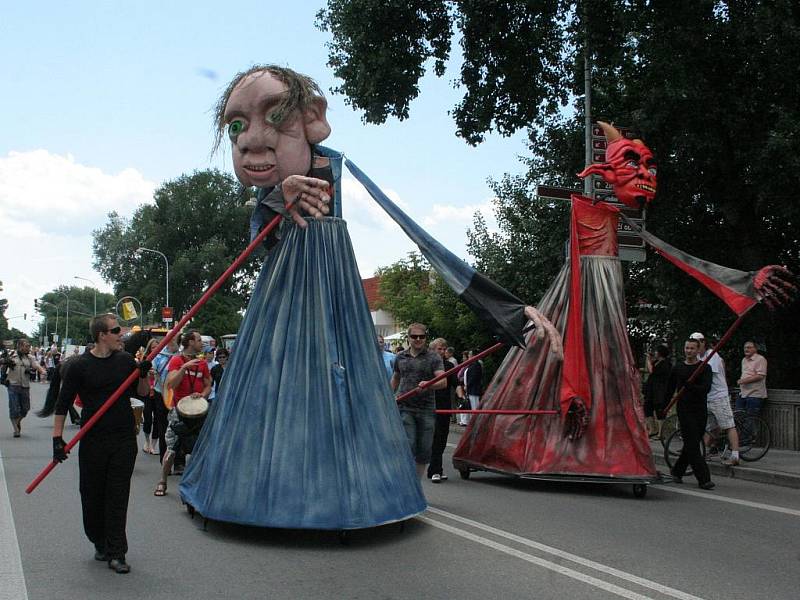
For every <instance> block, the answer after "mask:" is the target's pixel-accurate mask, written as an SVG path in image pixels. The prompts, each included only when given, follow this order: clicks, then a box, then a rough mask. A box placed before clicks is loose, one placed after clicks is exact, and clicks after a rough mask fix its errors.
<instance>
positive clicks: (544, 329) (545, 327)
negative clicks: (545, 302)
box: [525, 306, 564, 360]
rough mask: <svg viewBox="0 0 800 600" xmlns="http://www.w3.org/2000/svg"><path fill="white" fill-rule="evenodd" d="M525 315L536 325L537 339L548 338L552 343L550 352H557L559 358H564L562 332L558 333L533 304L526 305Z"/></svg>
mask: <svg viewBox="0 0 800 600" xmlns="http://www.w3.org/2000/svg"><path fill="white" fill-rule="evenodd" d="M525 316H526V317H528V319H529V320H531V321H533V324H534V325H535V326H536V336H535V337H536V339H538V340H542V339H545V338H546V339H547V341H548V342H549V343H550V352H552V353H553V354H555V355H556V356H557V357H558V360H562V359H563V358H564V348H563V345H562V343H561V334H560V333H558V330H557V329H556V328H555V327H554V326H553V324H552V323H551V322H550V321H549V320H548V319H547V317H545V316H544V315H543V314H542V313H540V312H539V311H538V310H537V309H536V308H534V307H533V306H526V307H525Z"/></svg>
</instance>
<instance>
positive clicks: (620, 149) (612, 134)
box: [579, 121, 657, 208]
mask: <svg viewBox="0 0 800 600" xmlns="http://www.w3.org/2000/svg"><path fill="white" fill-rule="evenodd" d="M598 123H599V124H600V126H601V127H602V128H603V131H605V133H606V139H607V140H608V145H607V146H606V162H605V163H603V164H599V165H591V166H589V167H587V168H586V169H585V170H584V171H583V172H581V173H579V176H580V177H586V176H587V175H590V174H593V173H596V174H598V175H600V176H601V177H602V178H603V179H604V180H605V181H606V182H608V183H610V184H611V185H612V187H613V189H614V195H615V196H616V197H617V199H618V200H619V201H620V202H622V203H623V204H625V205H626V206H630V207H631V208H644V207H645V206H647V205H648V204H650V202H652V201H653V198H655V195H656V187H657V182H656V161H655V159H654V158H653V153H652V152H651V151H650V148H648V147H647V146H645V145H644V142H642V141H641V140H629V139H627V138H624V137H622V135H621V134H620V132H619V131H618V130H617V129H616V128H614V127H613V126H612V125H609V124H608V123H603V122H602V121H598Z"/></svg>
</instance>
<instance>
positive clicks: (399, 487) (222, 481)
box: [180, 66, 560, 530]
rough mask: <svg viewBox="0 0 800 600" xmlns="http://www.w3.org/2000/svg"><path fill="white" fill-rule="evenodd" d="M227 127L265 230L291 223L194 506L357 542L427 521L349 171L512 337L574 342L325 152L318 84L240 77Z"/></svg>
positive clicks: (274, 72)
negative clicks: (349, 198) (376, 320)
mask: <svg viewBox="0 0 800 600" xmlns="http://www.w3.org/2000/svg"><path fill="white" fill-rule="evenodd" d="M216 124H217V131H218V139H217V142H218V143H219V142H220V141H221V138H222V137H223V135H224V133H225V132H226V131H227V134H228V137H229V138H230V143H231V147H232V153H233V166H234V171H235V173H236V176H237V177H238V179H239V181H240V182H241V183H242V184H243V185H245V186H255V187H257V188H258V189H259V193H258V196H257V201H258V203H257V206H256V208H255V210H254V213H253V217H252V221H251V233H252V234H253V235H255V234H257V233H258V232H259V230H260V229H261V228H262V227H264V225H265V224H266V223H267V222H268V221H270V220H271V219H272V218H274V216H275V215H278V214H281V215H283V216H284V217H285V219H284V220H283V223H282V226H281V228H280V230H279V233H278V234H277V235H276V236H273V237H271V238H269V240H268V244H267V245H268V246H269V247H270V248H271V250H270V252H269V254H268V256H267V258H266V261H265V262H264V265H263V267H262V269H261V273H260V275H259V277H258V281H257V283H256V285H255V289H254V290H253V294H252V299H251V301H250V304H249V306H248V308H247V313H246V315H245V318H244V321H243V323H242V326H241V328H240V330H239V334H238V337H237V340H236V349H235V351H234V353H233V357H232V359H231V362H230V364H229V366H228V368H227V369H226V375H225V378H224V380H223V382H222V385H221V387H220V389H219V391H218V393H217V397H216V400H215V402H214V404H213V407H212V409H211V411H210V413H209V415H208V418H207V421H206V423H205V425H204V427H203V430H202V432H201V434H200V438H199V440H198V442H197V444H196V446H195V448H194V452H193V455H192V458H191V460H190V461H189V463H188V465H187V469H186V471H185V473H184V475H183V478H182V481H181V484H180V494H181V497H182V499H183V500H184V501H185V502H186V503H187V504H189V505H190V506H192V507H194V508H195V509H196V510H198V511H199V512H200V513H201V514H202V515H203V516H205V517H207V518H210V519H214V520H219V521H228V522H236V523H242V524H248V525H257V526H264V527H286V528H310V529H338V530H345V529H356V528H365V527H372V526H376V525H381V524H384V523H390V522H394V521H400V520H403V519H407V518H409V517H412V516H414V515H416V514H418V513H420V512H422V511H423V510H425V508H426V503H425V498H424V496H423V493H422V489H421V487H420V483H419V480H418V478H417V474H416V472H415V467H414V463H413V458H412V455H411V452H410V448H409V445H408V441H407V438H406V434H405V432H404V430H403V427H402V423H401V420H400V416H399V412H398V409H397V405H396V401H395V398H394V395H393V393H392V391H391V389H390V388H389V384H388V382H387V380H386V376H385V371H384V367H383V363H382V358H381V356H380V355H379V353H378V352H377V351H376V346H375V332H374V327H373V323H372V319H371V317H370V313H369V308H368V307H367V302H366V299H365V296H364V292H363V288H362V285H361V279H360V276H359V273H358V269H357V267H356V261H355V257H354V255H353V250H352V247H351V244H350V238H349V236H348V233H347V226H346V223H345V221H343V220H342V218H341V193H340V192H341V186H340V178H341V173H342V164H343V162H345V164H347V167H348V168H349V169H350V170H351V172H353V174H354V176H355V177H356V178H357V179H358V180H359V181H361V182H362V184H364V185H365V187H366V188H367V190H368V191H369V192H370V194H371V195H372V196H373V198H374V199H375V200H376V201H377V202H378V203H379V204H380V205H381V206H382V207H383V208H384V209H385V210H386V211H387V212H388V213H389V215H390V216H391V217H392V218H393V219H395V221H397V222H398V223H399V224H400V226H401V227H402V228H403V230H404V231H405V232H406V234H407V235H409V236H410V237H411V238H412V239H413V240H414V242H415V243H416V244H417V245H418V246H419V247H420V249H421V250H422V252H423V253H424V254H425V256H426V257H427V258H428V259H429V261H430V262H431V264H432V266H433V267H434V268H435V269H436V270H437V271H438V272H439V273H440V275H441V276H442V277H443V279H444V280H445V281H446V282H447V283H448V284H449V285H450V286H451V287H452V288H453V289H454V290H455V291H456V293H457V294H459V296H460V297H461V298H462V299H463V300H464V301H465V302H466V303H467V304H468V305H469V306H470V307H471V308H472V309H473V310H475V311H476V312H477V313H478V314H479V315H480V316H481V318H482V320H484V321H485V322H487V323H488V324H489V325H490V327H491V328H492V329H493V331H494V332H495V333H496V334H497V335H498V336H499V337H501V338H502V339H504V340H505V341H507V342H509V343H510V344H514V345H520V346H523V345H525V343H526V342H525V341H524V340H525V337H524V336H523V329H524V327H525V326H526V324H527V323H528V322H529V321H533V323H534V325H535V326H536V330H537V335H538V338H542V337H545V336H547V335H549V336H550V338H549V340H548V348H550V349H553V351H554V354H556V355H557V354H558V344H559V342H560V338H559V336H558V334H557V333H556V332H555V330H554V329H553V328H552V326H551V325H550V324H549V322H547V321H546V320H542V319H541V318H540V315H539V313H538V311H536V309H534V308H533V307H530V306H526V305H525V304H524V303H523V302H522V301H521V300H519V299H518V298H516V297H514V296H513V295H512V294H510V293H508V292H507V291H505V290H504V289H502V288H500V287H499V286H497V285H496V284H494V283H493V282H491V281H490V280H488V279H487V278H485V277H483V276H482V275H480V274H479V273H476V272H475V271H474V269H472V268H471V267H470V266H469V265H467V264H466V263H465V262H463V261H461V260H460V259H458V258H457V257H455V256H454V255H452V254H451V253H450V252H449V251H447V250H446V249H445V248H444V247H442V246H441V245H440V244H438V243H437V242H436V241H435V240H434V239H433V238H431V237H430V236H428V235H427V233H426V232H424V231H423V230H422V229H420V228H419V227H418V226H417V225H416V223H414V222H413V221H412V220H411V219H409V218H408V217H407V216H406V215H405V214H404V213H403V212H402V211H400V210H399V209H398V208H397V207H396V206H395V205H394V204H393V203H392V202H391V201H390V200H389V199H388V198H387V197H386V196H385V195H384V194H383V193H382V192H381V191H380V189H378V188H377V186H375V185H374V184H373V183H372V182H371V181H370V180H369V179H368V178H367V177H366V175H364V174H363V173H362V172H361V171H360V170H359V169H358V168H357V167H356V166H355V165H354V164H352V162H350V161H344V158H343V156H342V155H341V154H340V153H338V152H334V151H331V150H329V149H327V148H324V147H322V146H320V145H319V144H320V143H321V142H322V141H323V140H324V139H325V138H327V137H328V135H329V133H330V126H329V125H328V122H327V119H326V101H325V98H324V96H323V94H322V93H321V92H320V90H319V88H318V87H317V85H316V84H315V83H314V82H313V81H312V80H311V79H309V78H308V77H306V76H303V75H300V74H298V73H296V72H294V71H292V70H291V69H287V68H282V67H276V66H258V67H253V68H252V69H250V70H248V71H246V72H243V73H240V74H239V75H237V76H236V77H235V78H234V79H233V81H232V82H231V83H230V85H229V86H228V88H227V90H226V91H225V92H224V94H223V96H222V98H221V99H220V102H219V104H218V107H217V111H216ZM287 206H288V207H289V208H287ZM538 338H537V336H532V337H530V339H529V341H528V343H529V344H535V343H536V340H537V339H538ZM556 358H557V356H556Z"/></svg>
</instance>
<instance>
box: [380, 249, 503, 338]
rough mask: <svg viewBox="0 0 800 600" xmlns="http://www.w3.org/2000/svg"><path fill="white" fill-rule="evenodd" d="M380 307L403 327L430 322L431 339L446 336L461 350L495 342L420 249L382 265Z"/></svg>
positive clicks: (428, 324)
mask: <svg viewBox="0 0 800 600" xmlns="http://www.w3.org/2000/svg"><path fill="white" fill-rule="evenodd" d="M375 274H376V275H377V276H378V277H380V295H381V297H382V298H383V300H382V301H381V303H380V305H379V308H382V309H384V310H386V311H387V312H389V313H391V314H392V316H393V317H394V318H395V319H396V320H397V322H398V323H400V324H401V325H402V326H403V327H408V325H410V324H411V323H415V322H416V323H424V324H425V325H427V326H428V333H429V339H431V340H432V339H433V338H437V337H443V338H445V339H446V340H447V343H448V344H449V345H451V346H453V347H454V348H456V349H458V350H465V349H468V348H480V349H483V348H484V347H486V346H487V345H489V344H490V343H492V337H491V334H490V333H489V331H488V329H487V328H486V327H485V326H484V325H483V323H481V322H480V321H479V320H478V319H477V318H476V317H475V315H474V314H473V313H472V312H471V311H470V310H469V309H468V308H467V306H466V305H465V304H464V303H463V302H461V301H460V300H459V299H458V296H456V294H455V293H454V292H453V291H452V290H451V289H450V288H449V287H448V285H447V284H446V283H445V282H444V280H443V279H442V278H441V277H439V276H438V275H437V274H436V272H435V271H434V270H433V269H432V268H431V267H430V265H429V264H428V262H427V261H426V260H425V259H424V258H423V257H422V255H421V254H419V253H417V252H411V253H409V254H408V256H407V257H406V258H405V259H403V260H399V261H397V262H395V263H393V264H391V265H389V266H387V267H381V268H379V269H378V270H377V271H376V273H375Z"/></svg>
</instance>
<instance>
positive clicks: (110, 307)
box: [33, 285, 116, 344]
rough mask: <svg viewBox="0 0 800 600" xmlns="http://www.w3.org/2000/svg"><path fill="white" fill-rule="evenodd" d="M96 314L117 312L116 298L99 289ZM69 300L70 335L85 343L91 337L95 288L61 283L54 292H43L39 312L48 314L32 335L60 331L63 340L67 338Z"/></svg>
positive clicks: (44, 314) (57, 332)
mask: <svg viewBox="0 0 800 600" xmlns="http://www.w3.org/2000/svg"><path fill="white" fill-rule="evenodd" d="M96 297H97V314H102V313H108V312H114V304H115V302H116V299H115V298H114V295H113V294H106V293H104V292H97V294H96ZM67 299H69V338H70V339H72V340H74V342H75V343H76V344H83V343H85V342H87V341H89V340H90V339H91V336H90V334H89V321H90V320H91V319H92V317H93V316H94V303H95V289H94V288H92V287H78V286H66V285H62V286H59V287H57V288H55V289H54V290H53V291H50V292H47V293H46V294H43V295H42V297H41V298H40V299H39V308H38V310H39V313H40V314H41V315H42V316H43V317H46V323H45V319H42V320H41V321H40V322H39V326H38V327H37V329H36V331H35V332H34V334H33V337H34V338H35V339H37V340H38V339H40V338H41V337H42V336H44V335H45V334H48V335H49V336H50V339H51V340H52V339H53V338H52V336H53V335H54V334H57V335H58V336H59V340H60V341H61V342H63V341H64V340H65V338H66V337H67Z"/></svg>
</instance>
